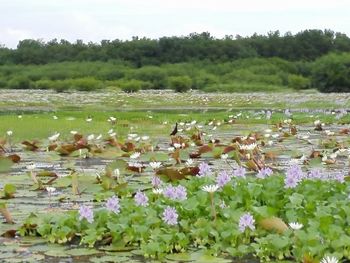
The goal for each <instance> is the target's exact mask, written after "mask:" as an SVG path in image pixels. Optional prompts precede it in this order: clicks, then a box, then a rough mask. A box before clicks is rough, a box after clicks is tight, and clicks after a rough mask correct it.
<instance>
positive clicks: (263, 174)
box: [256, 167, 273, 179]
mask: <svg viewBox="0 0 350 263" xmlns="http://www.w3.org/2000/svg"><path fill="white" fill-rule="evenodd" d="M271 174H273V171H272V170H271V168H269V167H265V168H262V169H261V170H260V171H259V172H258V174H257V175H256V177H258V178H261V179H264V178H266V177H268V176H270V175H271Z"/></svg>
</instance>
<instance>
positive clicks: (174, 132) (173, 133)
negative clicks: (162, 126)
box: [170, 123, 177, 136]
mask: <svg viewBox="0 0 350 263" xmlns="http://www.w3.org/2000/svg"><path fill="white" fill-rule="evenodd" d="M176 133H177V123H176V124H175V128H174V130H173V131H172V132H171V133H170V135H171V136H174V135H176Z"/></svg>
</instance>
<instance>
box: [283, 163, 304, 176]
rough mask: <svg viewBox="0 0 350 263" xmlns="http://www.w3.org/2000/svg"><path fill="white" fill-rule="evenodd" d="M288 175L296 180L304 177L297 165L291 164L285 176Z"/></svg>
mask: <svg viewBox="0 0 350 263" xmlns="http://www.w3.org/2000/svg"><path fill="white" fill-rule="evenodd" d="M288 176H291V177H295V178H297V179H298V180H302V179H303V178H304V173H303V170H301V167H300V166H299V165H297V164H293V165H292V166H290V167H289V168H288V169H287V177H288Z"/></svg>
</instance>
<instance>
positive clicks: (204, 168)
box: [198, 162, 211, 177]
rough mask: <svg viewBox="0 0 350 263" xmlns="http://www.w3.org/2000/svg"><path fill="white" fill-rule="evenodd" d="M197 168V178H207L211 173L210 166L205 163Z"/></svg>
mask: <svg viewBox="0 0 350 263" xmlns="http://www.w3.org/2000/svg"><path fill="white" fill-rule="evenodd" d="M198 168H199V172H198V176H199V177H203V176H208V175H210V173H211V168H210V166H209V165H208V164H207V163H205V162H202V163H200V164H199V166H198Z"/></svg>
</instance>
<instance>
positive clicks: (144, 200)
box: [134, 190, 148, 207]
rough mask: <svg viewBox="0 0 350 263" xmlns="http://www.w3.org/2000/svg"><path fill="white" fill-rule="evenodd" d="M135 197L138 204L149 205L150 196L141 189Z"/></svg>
mask: <svg viewBox="0 0 350 263" xmlns="http://www.w3.org/2000/svg"><path fill="white" fill-rule="evenodd" d="M134 199H135V203H136V205H137V206H145V207H146V206H148V197H147V196H146V195H145V194H144V193H143V192H141V191H140V190H138V191H137V193H136V194H135V197H134Z"/></svg>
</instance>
